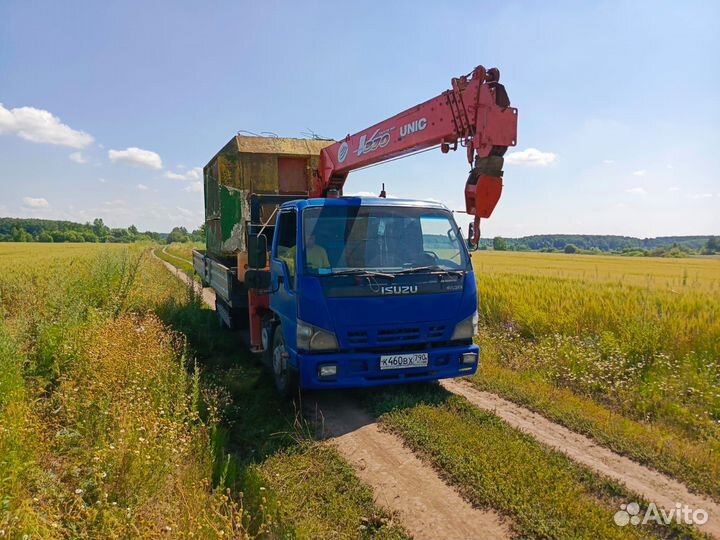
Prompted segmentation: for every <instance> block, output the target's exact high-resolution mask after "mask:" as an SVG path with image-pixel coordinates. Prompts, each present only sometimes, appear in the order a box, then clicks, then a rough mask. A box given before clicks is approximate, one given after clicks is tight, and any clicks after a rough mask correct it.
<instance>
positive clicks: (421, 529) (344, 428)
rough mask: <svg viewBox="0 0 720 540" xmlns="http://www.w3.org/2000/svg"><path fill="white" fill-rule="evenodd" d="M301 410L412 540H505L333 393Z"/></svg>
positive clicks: (486, 517)
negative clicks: (321, 431)
mask: <svg viewBox="0 0 720 540" xmlns="http://www.w3.org/2000/svg"><path fill="white" fill-rule="evenodd" d="M153 256H155V255H154V253H153ZM158 260H161V259H159V258H158ZM161 262H162V263H163V264H164V265H165V267H166V268H167V269H168V270H169V271H170V272H172V273H173V274H174V275H175V276H176V277H177V278H178V279H180V280H181V281H182V282H183V283H185V284H186V285H187V286H189V287H193V288H194V289H195V291H196V292H197V293H198V294H202V298H203V301H204V302H205V303H206V304H207V305H208V306H209V307H210V308H212V309H215V293H214V291H213V290H212V289H204V290H203V288H202V287H201V286H200V285H199V284H198V283H197V282H195V281H193V280H192V279H191V278H190V277H188V275H187V274H185V273H184V272H182V271H180V270H178V269H177V268H175V267H174V266H173V265H172V264H170V263H168V262H165V261H162V260H161ZM305 409H306V414H307V415H308V416H309V417H311V418H319V421H320V423H321V425H322V429H323V432H324V435H325V436H327V437H328V440H329V443H330V444H334V445H335V446H336V447H337V448H338V450H339V451H340V453H341V455H342V456H343V457H344V458H345V460H346V461H347V462H348V463H349V464H350V465H351V466H352V467H353V468H354V469H355V472H356V474H357V475H358V477H359V478H360V479H361V480H362V481H363V482H365V483H366V484H367V485H369V486H370V487H371V488H372V490H373V493H374V495H375V500H376V501H377V503H378V504H380V505H382V506H384V507H385V508H387V509H388V510H390V511H391V512H393V513H395V514H396V515H397V516H398V519H399V521H400V523H401V524H402V526H403V527H404V528H405V529H406V530H407V531H408V532H409V533H410V534H411V535H412V536H413V537H414V538H415V539H416V540H425V539H427V540H440V539H445V540H461V539H465V540H467V539H478V540H492V539H504V538H510V536H511V534H510V528H509V525H508V523H507V522H503V520H501V518H500V516H499V515H498V514H497V513H495V512H493V511H486V510H479V509H476V508H473V507H472V506H471V505H470V504H469V503H468V502H467V501H466V500H464V499H463V498H462V497H460V495H458V493H457V492H456V491H455V490H454V489H453V488H452V487H450V486H448V485H447V484H446V483H445V482H443V481H442V479H441V478H440V477H439V476H438V474H437V472H436V471H435V470H434V469H433V468H432V467H431V466H430V465H427V464H425V463H423V462H422V461H420V460H419V459H418V458H417V457H416V456H415V454H413V453H412V451H411V450H409V449H408V448H406V447H405V446H403V444H402V442H401V441H400V439H398V438H397V437H396V436H395V435H392V434H390V433H385V432H382V431H380V430H379V429H378V425H377V423H376V422H375V420H374V419H373V418H372V417H370V416H369V415H368V414H367V413H366V412H364V411H363V410H362V409H361V408H360V406H359V405H358V404H357V403H354V402H352V401H351V400H348V399H347V398H345V397H343V396H341V395H339V394H336V393H331V394H324V395H323V394H320V395H316V396H315V400H314V401H312V403H310V404H307V405H306V407H305Z"/></svg>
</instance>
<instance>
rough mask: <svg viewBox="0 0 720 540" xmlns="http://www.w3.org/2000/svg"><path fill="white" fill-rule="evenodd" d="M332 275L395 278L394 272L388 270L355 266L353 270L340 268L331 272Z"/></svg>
mask: <svg viewBox="0 0 720 540" xmlns="http://www.w3.org/2000/svg"><path fill="white" fill-rule="evenodd" d="M329 275H331V276H362V277H379V278H385V279H395V276H394V275H393V274H388V273H386V272H374V271H372V270H364V269H362V268H353V269H352V270H340V271H338V272H331V273H330V274H329Z"/></svg>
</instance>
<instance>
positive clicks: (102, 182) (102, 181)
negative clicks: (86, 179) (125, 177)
mask: <svg viewBox="0 0 720 540" xmlns="http://www.w3.org/2000/svg"><path fill="white" fill-rule="evenodd" d="M98 182H100V183H101V184H107V183H108V181H107V180H106V179H105V178H98Z"/></svg>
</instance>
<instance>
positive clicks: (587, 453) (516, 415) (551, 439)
mask: <svg viewBox="0 0 720 540" xmlns="http://www.w3.org/2000/svg"><path fill="white" fill-rule="evenodd" d="M441 384H442V386H443V387H444V388H445V389H447V390H448V391H450V392H452V393H454V394H458V395H460V396H463V397H464V398H466V399H467V400H468V401H469V402H470V403H472V404H473V405H475V406H476V407H479V408H481V409H485V410H487V411H491V412H493V413H494V414H496V415H497V416H499V417H500V418H502V419H503V420H505V421H506V422H507V423H508V424H510V425H511V426H513V427H516V428H518V429H520V430H522V431H524V432H525V433H528V434H529V435H532V436H533V437H534V438H535V439H537V440H538V441H540V442H541V443H543V444H545V445H547V446H550V447H552V448H555V449H556V450H559V451H560V452H563V453H564V454H567V455H568V456H569V457H570V458H571V459H573V460H574V461H577V462H578V463H580V464H582V465H585V466H586V467H588V468H590V469H592V470H594V471H596V472H598V473H600V474H603V475H605V476H607V477H609V478H612V479H614V480H617V481H619V482H622V483H623V484H625V485H626V486H627V488H628V489H629V490H631V491H634V492H635V493H637V494H638V495H642V496H643V497H644V498H645V499H647V500H648V502H654V503H655V504H656V505H657V506H658V508H664V509H666V510H670V509H674V508H675V504H676V503H680V504H681V505H685V504H687V505H688V506H689V507H690V508H693V509H700V508H701V509H704V510H706V511H707V512H708V515H709V520H708V522H707V523H706V524H705V525H702V526H699V527H698V528H699V529H700V530H701V531H703V532H704V533H707V534H710V535H712V536H714V537H716V538H720V505H718V504H717V503H716V502H714V501H712V500H710V499H709V498H707V497H703V496H701V495H697V494H693V493H691V492H690V491H689V490H688V488H687V487H686V486H685V485H684V484H681V483H680V482H678V481H677V480H673V479H672V478H670V477H669V476H666V475H664V474H662V473H659V472H657V471H654V470H652V469H649V468H647V467H645V466H643V465H640V464H639V463H637V462H635V461H633V460H631V459H629V458H626V457H624V456H621V455H619V454H616V453H615V452H613V451H611V450H608V449H607V448H605V447H603V446H599V445H598V444H597V443H595V442H594V441H592V440H591V439H589V438H587V437H585V436H584V435H579V434H578V433H575V432H574V431H571V430H569V429H567V428H566V427H564V426H561V425H559V424H556V423H554V422H551V421H550V420H548V419H547V418H545V417H543V416H541V415H539V414H537V413H535V412H533V411H530V410H528V409H526V408H524V407H521V406H519V405H516V404H515V403H513V402H512V401H508V400H506V399H503V398H501V397H500V396H498V395H496V394H492V393H490V392H481V391H480V390H477V389H475V388H473V387H472V386H471V385H470V384H469V383H467V382H465V381H463V380H462V379H451V380H446V381H442V383H441ZM628 502H631V501H628Z"/></svg>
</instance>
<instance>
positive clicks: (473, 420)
mask: <svg viewBox="0 0 720 540" xmlns="http://www.w3.org/2000/svg"><path fill="white" fill-rule="evenodd" d="M368 402H369V406H370V407H371V409H372V410H373V411H374V412H375V413H376V414H379V415H381V416H380V421H381V423H382V426H384V427H385V428H386V429H388V430H390V431H392V432H394V433H397V434H398V435H400V436H401V437H402V438H403V440H404V441H405V442H406V444H408V445H409V446H410V447H411V448H412V449H413V450H414V451H416V452H419V453H420V454H421V455H422V456H424V457H425V459H427V460H429V461H430V462H431V463H432V464H433V465H434V466H435V467H436V468H437V469H438V470H439V471H440V473H441V474H442V475H443V476H444V477H445V478H446V479H447V480H448V481H449V482H450V483H452V484H454V485H455V486H457V488H458V489H459V490H460V492H461V493H462V494H463V496H464V497H465V498H467V499H468V500H470V501H471V502H472V503H474V504H476V505H478V506H479V507H484V508H487V507H492V508H495V509H496V510H497V511H499V512H500V513H501V514H502V515H504V516H506V517H509V518H510V519H511V523H512V526H513V529H514V531H513V532H514V533H515V534H516V535H517V536H518V537H522V538H563V539H564V538H567V539H575V538H607V539H612V538H655V537H666V538H675V537H677V536H682V537H692V536H693V535H695V533H694V532H692V531H690V530H688V529H680V528H678V527H676V528H673V529H671V528H664V529H662V530H661V529H659V528H649V527H647V526H639V527H633V528H629V527H626V528H621V527H618V526H616V525H615V524H614V522H613V515H614V513H615V512H616V511H617V510H618V509H619V507H620V504H621V503H627V502H628V501H631V500H637V499H636V498H635V497H634V496H633V495H632V494H630V493H628V492H626V490H625V489H624V488H623V487H622V486H620V485H619V484H617V483H615V482H612V481H610V480H607V479H604V478H602V477H600V476H598V475H597V474H595V473H593V472H591V471H589V470H588V469H586V468H584V467H582V466H580V465H577V464H576V463H574V462H573V461H571V460H570V459H569V458H567V457H566V456H565V455H563V454H561V453H559V452H556V451H554V450H551V449H549V448H547V447H545V446H543V445H541V444H540V443H538V442H537V441H535V440H534V439H533V438H532V437H530V436H528V435H525V434H524V433H522V432H520V431H519V430H516V429H514V428H511V427H510V426H509V425H508V424H506V423H505V422H503V421H502V420H500V419H499V418H498V417H497V416H495V415H494V414H492V413H489V412H484V411H480V410H479V409H477V408H475V407H473V406H472V405H471V404H470V403H469V402H468V401H467V400H465V399H464V398H461V397H459V396H453V395H451V394H449V393H448V392H446V391H445V390H443V389H442V388H440V387H439V386H438V385H416V386H413V387H408V388H395V389H392V390H380V391H377V392H375V393H373V394H371V395H370V396H369V397H368Z"/></svg>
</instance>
